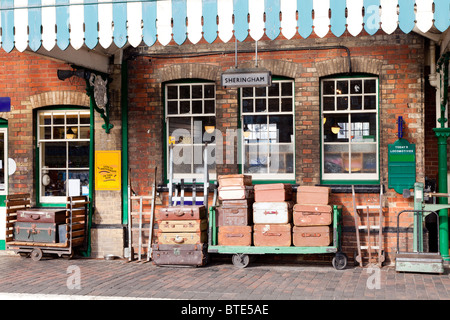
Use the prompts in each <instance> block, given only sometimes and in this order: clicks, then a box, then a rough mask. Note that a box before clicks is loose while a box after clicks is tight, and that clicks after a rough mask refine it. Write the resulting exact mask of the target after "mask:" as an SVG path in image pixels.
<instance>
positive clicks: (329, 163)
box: [324, 144, 349, 173]
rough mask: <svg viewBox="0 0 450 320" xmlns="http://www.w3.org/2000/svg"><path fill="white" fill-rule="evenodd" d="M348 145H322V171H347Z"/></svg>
mask: <svg viewBox="0 0 450 320" xmlns="http://www.w3.org/2000/svg"><path fill="white" fill-rule="evenodd" d="M348 167H349V166H348V145H347V144H325V146H324V172H325V173H344V172H345V170H347V171H348Z"/></svg>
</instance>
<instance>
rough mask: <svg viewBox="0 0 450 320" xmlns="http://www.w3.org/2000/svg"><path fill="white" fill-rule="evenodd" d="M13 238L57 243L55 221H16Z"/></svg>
mask: <svg viewBox="0 0 450 320" xmlns="http://www.w3.org/2000/svg"><path fill="white" fill-rule="evenodd" d="M14 240H15V241H28V242H42V243H57V242H58V231H57V227H56V223H35V222H16V223H15V224H14Z"/></svg>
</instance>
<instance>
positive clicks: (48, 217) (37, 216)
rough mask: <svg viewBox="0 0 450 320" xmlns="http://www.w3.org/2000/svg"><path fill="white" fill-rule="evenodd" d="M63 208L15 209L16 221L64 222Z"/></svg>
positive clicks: (64, 212)
mask: <svg viewBox="0 0 450 320" xmlns="http://www.w3.org/2000/svg"><path fill="white" fill-rule="evenodd" d="M66 212H67V211H66V210H65V209H61V208H58V209H56V208H55V209H44V208H30V209H26V210H19V211H17V221H19V222H38V223H56V224H59V223H65V222H66Z"/></svg>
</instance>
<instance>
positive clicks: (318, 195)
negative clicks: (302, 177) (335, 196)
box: [297, 186, 331, 204]
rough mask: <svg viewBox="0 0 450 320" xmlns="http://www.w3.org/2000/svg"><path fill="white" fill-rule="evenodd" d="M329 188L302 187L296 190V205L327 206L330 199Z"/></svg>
mask: <svg viewBox="0 0 450 320" xmlns="http://www.w3.org/2000/svg"><path fill="white" fill-rule="evenodd" d="M330 190H331V189H330V188H329V187H313V186H302V187H298V188H297V203H298V204H328V203H329V200H330V199H329V198H330Z"/></svg>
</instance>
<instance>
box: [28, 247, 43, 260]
mask: <svg viewBox="0 0 450 320" xmlns="http://www.w3.org/2000/svg"><path fill="white" fill-rule="evenodd" d="M42 255H43V253H42V250H41V249H39V248H34V249H33V251H31V254H30V257H31V259H32V260H33V261H39V260H41V258H42Z"/></svg>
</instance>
